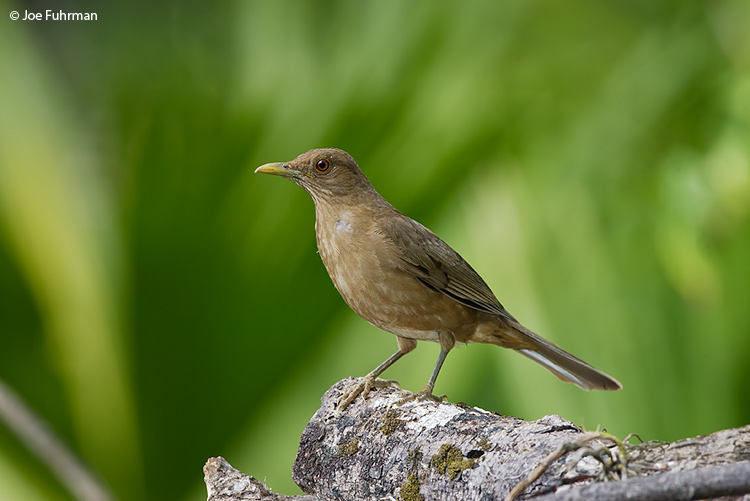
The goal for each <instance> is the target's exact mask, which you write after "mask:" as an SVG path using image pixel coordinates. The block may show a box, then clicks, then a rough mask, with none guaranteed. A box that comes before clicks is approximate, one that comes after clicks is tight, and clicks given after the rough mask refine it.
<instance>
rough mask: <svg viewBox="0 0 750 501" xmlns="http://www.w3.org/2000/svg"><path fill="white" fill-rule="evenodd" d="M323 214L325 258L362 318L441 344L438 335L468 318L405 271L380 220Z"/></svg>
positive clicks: (319, 228)
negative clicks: (377, 222) (461, 319)
mask: <svg viewBox="0 0 750 501" xmlns="http://www.w3.org/2000/svg"><path fill="white" fill-rule="evenodd" d="M317 216H318V217H317V218H316V223H315V226H316V236H317V243H318V251H319V253H320V257H321V259H322V261H323V264H324V265H325V267H326V270H327V271H328V274H329V275H330V277H331V280H332V281H333V284H334V285H335V286H336V289H337V290H338V291H339V293H340V294H341V296H342V297H343V298H344V301H346V303H347V304H348V305H349V307H351V308H352V309H353V310H354V311H355V312H356V313H357V314H358V315H359V316H361V317H362V318H364V319H365V320H367V321H368V322H370V323H371V324H373V325H375V326H377V327H380V328H381V329H384V330H387V331H389V332H393V333H394V334H397V335H400V336H402V337H408V338H412V339H424V340H427V339H429V340H437V336H438V335H437V332H438V331H440V330H444V326H446V325H451V324H455V322H456V320H457V319H456V318H454V317H455V316H456V315H457V314H459V315H462V314H463V311H464V310H465V308H464V307H463V306H461V305H459V304H458V303H456V302H455V301H453V300H452V299H450V298H448V297H447V296H445V295H443V294H440V293H437V292H433V291H431V290H430V289H428V288H427V287H425V286H424V285H423V284H421V283H420V282H419V281H418V280H417V279H416V278H415V277H414V276H413V275H412V274H410V273H407V272H405V271H404V267H403V262H402V261H400V260H399V257H398V256H399V253H398V252H397V249H396V248H395V245H394V244H393V242H392V241H391V240H390V239H388V238H387V237H386V236H385V235H384V234H383V232H382V231H380V230H379V229H378V228H377V226H376V223H374V221H375V219H374V218H363V219H357V218H356V217H354V216H353V215H352V214H350V213H346V212H344V213H337V214H335V215H331V214H323V217H321V215H320V214H318V215H317ZM464 321H465V320H464Z"/></svg>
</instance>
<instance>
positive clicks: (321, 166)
mask: <svg viewBox="0 0 750 501" xmlns="http://www.w3.org/2000/svg"><path fill="white" fill-rule="evenodd" d="M330 168H331V162H329V161H328V160H326V159H325V158H321V159H320V160H318V161H317V163H316V164H315V170H316V171H318V172H326V171H328V169H330Z"/></svg>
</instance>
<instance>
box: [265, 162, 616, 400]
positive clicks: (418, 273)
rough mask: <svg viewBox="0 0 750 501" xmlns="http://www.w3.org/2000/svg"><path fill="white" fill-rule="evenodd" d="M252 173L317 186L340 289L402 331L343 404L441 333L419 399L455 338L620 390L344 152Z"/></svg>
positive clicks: (324, 241) (370, 315) (319, 225)
mask: <svg viewBox="0 0 750 501" xmlns="http://www.w3.org/2000/svg"><path fill="white" fill-rule="evenodd" d="M255 172H261V173H264V174H274V175H279V176H283V177H286V178H289V179H291V180H292V181H294V182H295V183H297V184H298V185H299V186H301V187H302V188H304V189H305V191H307V192H308V193H309V194H310V196H311V197H312V199H313V201H314V202H315V234H316V237H317V243H318V251H319V252H320V257H321V259H322V260H323V264H324V265H325V267H326V270H328V274H329V275H330V276H331V280H333V284H334V285H335V286H336V289H338V291H339V293H340V294H341V296H342V297H343V298H344V301H346V303H347V304H348V305H349V306H350V307H351V308H352V309H353V310H354V311H355V312H356V313H357V314H358V315H359V316H361V317H362V318H364V319H365V320H367V321H368V322H370V323H371V324H372V325H374V326H376V327H379V328H381V329H383V330H386V331H388V332H392V333H393V334H395V335H396V336H397V339H398V351H397V352H396V353H394V354H393V355H391V356H390V357H389V358H388V359H387V360H386V361H385V362H383V363H382V364H380V365H379V366H378V367H377V368H376V369H375V370H373V371H372V372H370V373H369V374H367V376H365V378H364V379H363V380H362V382H361V383H360V384H359V385H358V386H357V387H356V388H355V389H354V391H352V392H351V393H350V394H349V395H345V396H344V397H343V398H342V399H341V401H340V402H339V409H341V408H344V407H346V406H347V405H348V404H349V403H350V402H351V401H352V400H353V399H354V398H355V397H356V396H357V394H359V393H363V398H364V397H365V396H366V394H367V392H368V391H369V389H370V387H372V386H376V385H381V384H382V383H383V382H382V381H381V380H377V382H376V378H377V377H378V376H379V375H380V374H382V373H383V371H385V370H386V369H387V368H388V367H390V366H391V365H392V364H393V363H394V362H395V361H396V360H398V359H399V358H401V357H402V356H404V355H405V354H407V353H409V352H410V351H411V350H413V349H414V348H415V347H416V346H417V341H437V342H438V343H440V355H439V357H438V360H437V363H436V364H435V368H434V370H433V371H432V375H431V376H430V379H429V381H428V382H427V384H426V385H425V387H424V389H423V390H422V391H421V392H419V393H418V394H416V395H415V396H414V397H413V398H430V399H434V400H438V399H437V397H435V396H433V395H432V390H433V388H434V387H435V380H436V379H437V376H438V372H440V367H441V366H442V365H443V362H444V361H445V357H446V355H447V354H448V352H449V351H450V350H451V348H453V346H454V345H455V344H456V342H457V341H458V342H460V343H471V342H476V343H489V344H495V345H498V346H502V347H503V348H511V349H514V350H516V351H518V352H519V353H521V354H522V355H525V356H527V357H529V358H530V359H532V360H534V361H535V362H537V363H539V364H541V365H542V366H543V367H545V368H546V369H547V370H549V371H550V372H552V374H554V375H555V376H557V377H558V378H560V379H561V380H563V381H566V382H570V383H573V384H576V385H578V386H580V387H581V388H583V389H585V390H592V389H598V390H619V389H620V388H622V385H621V384H620V383H619V381H617V380H616V379H614V378H612V377H610V376H608V375H607V374H605V373H603V372H601V371H599V370H597V369H595V368H594V367H592V366H591V365H589V364H587V363H586V362H584V361H583V360H580V359H578V358H576V357H574V356H573V355H571V354H570V353H567V352H566V351H564V350H562V349H561V348H559V347H558V346H556V345H555V344H553V343H551V342H549V341H547V340H546V339H544V338H542V337H541V336H539V335H537V334H535V333H534V332H532V331H530V330H529V329H527V328H526V327H524V326H523V325H521V324H520V323H519V322H518V320H516V319H515V318H514V317H513V316H512V315H511V314H510V313H508V312H507V311H506V310H505V308H503V305H501V304H500V302H499V301H498V300H497V298H496V297H495V295H494V294H493V293H492V291H491V290H490V288H489V287H488V286H487V284H486V283H485V282H484V280H482V278H481V277H480V276H479V275H478V274H477V272H476V271H474V269H473V268H472V267H471V266H469V264H468V263H467V262H466V261H464V259H463V258H462V257H461V256H460V255H458V253H457V252H456V251H454V250H453V249H452V248H451V247H449V246H448V244H446V243H445V242H443V241H442V240H441V239H440V238H438V236H437V235H435V234H434V233H433V232H432V231H430V230H429V229H427V228H426V227H424V226H422V225H421V224H420V223H418V222H416V221H414V220H413V219H410V218H408V217H406V216H405V215H403V214H401V213H400V212H399V211H398V210H396V209H395V208H394V207H393V206H392V205H391V204H389V203H388V202H387V201H386V200H385V199H384V198H383V197H382V196H380V194H379V193H378V192H377V191H375V189H374V188H373V187H372V185H371V184H370V181H369V180H368V179H367V177H365V175H364V173H363V172H362V171H361V170H360V168H359V166H358V165H357V163H356V162H355V161H354V159H353V158H352V157H351V156H350V155H349V154H348V153H346V152H345V151H342V150H338V149H333V148H327V149H316V150H311V151H308V152H306V153H303V154H302V155H300V156H298V157H297V158H295V159H294V160H292V161H291V162H287V163H272V164H266V165H263V166H261V167H258V168H257V169H256V170H255Z"/></svg>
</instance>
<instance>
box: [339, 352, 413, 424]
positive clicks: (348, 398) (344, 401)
mask: <svg viewBox="0 0 750 501" xmlns="http://www.w3.org/2000/svg"><path fill="white" fill-rule="evenodd" d="M415 344H416V343H415ZM399 345H400V343H399ZM409 351H411V350H409ZM406 353H408V352H405V351H401V349H399V350H398V351H397V352H396V353H394V354H393V355H391V356H390V357H388V360H386V361H385V362H383V363H382V364H380V365H378V366H377V367H376V368H375V370H373V371H372V372H370V373H369V374H367V375H366V376H365V377H363V378H362V381H360V382H359V384H358V385H357V386H355V387H354V388H353V389H352V390H351V391H350V392H349V393H347V394H345V395H342V396H341V398H339V400H338V402H337V403H336V409H337V411H339V412H340V411H342V410H344V409H346V407H347V406H348V405H349V404H350V403H352V400H354V399H355V398H357V395H359V394H360V393H361V394H362V400H364V399H365V397H367V394H368V393H369V392H370V389H371V388H373V387H383V386H391V385H396V386H397V387H398V388H399V389H401V386H400V385H399V384H398V382H397V381H392V380H390V379H387V380H384V379H377V377H378V376H379V375H381V374H382V373H383V372H385V370H386V369H387V368H388V367H390V366H391V365H393V364H394V363H395V362H396V360H398V359H399V358H401V357H403V356H404V355H406Z"/></svg>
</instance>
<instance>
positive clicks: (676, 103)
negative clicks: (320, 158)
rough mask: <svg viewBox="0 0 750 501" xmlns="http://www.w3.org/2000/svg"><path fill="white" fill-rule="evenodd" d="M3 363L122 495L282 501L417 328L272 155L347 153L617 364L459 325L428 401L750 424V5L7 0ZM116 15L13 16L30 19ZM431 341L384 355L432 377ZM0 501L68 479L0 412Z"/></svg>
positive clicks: (574, 336) (550, 329) (518, 295)
mask: <svg viewBox="0 0 750 501" xmlns="http://www.w3.org/2000/svg"><path fill="white" fill-rule="evenodd" d="M0 6H2V9H0V14H2V15H3V17H4V18H3V20H2V21H1V23H2V26H1V27H0V342H1V344H0V346H1V348H0V378H2V380H4V381H5V382H6V383H7V384H9V385H10V386H12V387H13V388H14V389H15V391H16V392H17V393H18V394H19V395H20V396H21V397H22V398H23V399H25V400H26V402H27V403H28V404H29V405H30V406H31V407H32V408H33V409H35V410H36V412H38V414H39V415H40V416H41V417H43V418H44V419H45V420H46V421H48V422H49V424H50V425H51V427H52V428H53V429H54V430H55V431H56V433H57V434H59V435H60V437H62V439H63V440H65V441H66V442H67V443H68V444H69V445H70V446H71V447H72V448H73V449H74V450H75V451H77V453H78V454H80V456H81V457H82V458H83V459H84V460H85V461H86V462H87V463H88V464H89V465H90V466H91V468H92V469H94V470H95V471H96V472H98V474H99V475H101V476H102V477H103V478H104V479H105V481H106V483H107V484H108V485H109V486H110V487H111V488H112V490H113V491H114V492H115V494H116V495H117V497H118V498H120V499H128V500H129V499H154V500H156V499H190V500H197V499H204V498H205V489H204V487H203V483H202V480H203V474H202V471H201V468H202V466H203V464H204V462H205V461H206V459H208V458H209V457H211V456H216V455H222V456H224V457H226V458H227V459H228V460H229V461H230V462H231V463H232V464H233V465H234V466H236V467H238V468H240V469H241V470H243V471H245V472H247V473H249V474H252V475H254V476H255V477H257V478H260V479H264V478H265V479H266V481H267V483H268V486H269V487H271V488H273V489H275V490H277V491H280V492H283V493H288V494H293V493H297V492H299V490H298V489H297V488H296V487H295V486H294V484H293V483H292V481H291V478H290V472H291V465H292V461H293V459H294V455H295V452H296V445H297V440H298V438H299V436H300V434H301V432H302V429H303V427H304V425H305V423H306V422H307V421H308V419H309V418H310V416H311V415H312V414H313V413H314V412H315V411H316V410H317V408H318V405H319V399H320V397H321V395H322V394H323V393H324V392H325V390H326V389H327V388H328V387H329V386H330V385H332V384H333V383H334V382H336V381H337V380H339V379H342V378H344V377H346V376H358V375H363V374H365V373H366V372H368V371H369V370H371V369H372V368H373V367H375V365H377V364H378V363H380V362H381V361H382V360H384V359H385V358H386V357H387V356H388V355H390V354H391V353H392V352H393V351H394V350H395V349H396V342H395V338H394V337H393V336H392V335H390V334H387V333H383V332H381V331H378V330H377V329H375V328H374V327H371V326H369V325H368V324H366V323H365V322H364V321H362V320H360V319H359V318H358V317H356V315H355V314H354V313H352V312H351V311H350V310H349V309H348V308H347V307H346V305H345V304H344V303H343V301H342V300H341V299H340V297H339V296H338V293H337V292H336V291H335V289H334V288H333V286H332V285H331V283H330V280H329V278H328V277H327V275H326V272H325V270H324V268H323V266H322V264H321V263H320V260H319V258H318V256H317V254H316V248H315V239H314V230H313V222H314V212H313V205H312V201H311V200H310V199H309V197H308V196H307V194H305V193H304V192H303V191H302V190H301V189H299V188H298V187H296V186H294V185H293V184H292V183H290V182H288V181H284V180H281V179H278V178H270V177H267V176H253V175H252V169H253V168H254V167H256V166H258V165H260V164H262V163H266V162H271V161H283V160H289V159H292V158H294V157H295V156H296V155H297V154H299V153H301V152H303V151H305V150H307V149H310V148H314V147H322V146H336V147H340V148H343V149H346V150H347V151H349V152H350V153H351V154H352V155H353V156H354V157H355V158H356V159H357V160H358V162H359V163H360V165H361V166H362V168H363V169H364V171H365V172H366V173H367V175H368V176H369V177H370V179H371V181H372V182H373V184H374V185H375V187H376V188H377V189H378V190H379V191H380V192H381V193H382V194H383V195H384V196H385V197H386V198H387V199H388V200H389V201H391V202H392V203H393V204H394V205H395V206H396V207H398V208H399V209H400V210H402V211H403V212H405V213H406V214H408V215H410V216H412V217H414V218H415V219H417V220H419V221H421V222H423V223H424V224H426V225H427V226H429V227H431V228H432V229H433V230H435V231H436V232H437V233H438V234H440V235H441V236H442V237H443V239H445V240H446V241H447V242H448V243H450V244H451V245H452V246H453V247H454V248H455V249H456V250H458V251H459V252H460V253H461V254H462V255H463V256H464V257H465V258H466V259H467V260H468V261H469V262H470V263H472V265H473V267H474V268H475V269H477V270H478V271H479V272H480V274H481V275H482V276H483V277H484V278H485V280H486V281H487V282H488V283H489V285H490V286H491V287H492V289H493V290H494V291H495V293H496V294H497V296H498V297H499V298H500V300H501V301H502V303H503V304H504V305H505V306H506V307H507V308H508V309H509V310H510V311H511V312H512V313H513V314H514V315H515V316H516V317H517V318H519V319H520V320H521V321H522V322H523V323H524V324H526V325H527V326H528V327H530V328H532V329H534V330H536V331H537V332H539V333H541V334H542V335H544V336H545V337H548V338H549V339H551V340H553V341H555V342H556V343H558V344H560V345H562V346H563V347H565V348H566V349H568V350H569V351H571V352H573V353H575V354H576V355H578V356H580V357H581V358H583V359H585V360H587V361H589V362H591V363H593V364H594V365H596V366H597V367H599V368H601V369H602V370H604V371H606V372H608V373H610V374H612V375H614V376H615V377H617V378H618V379H619V380H620V381H622V383H623V384H624V390H622V391H621V392H616V393H603V392H591V393H587V392H582V391H580V390H579V389H577V388H575V387H573V386H572V385H565V384H562V383H560V382H559V381H558V380H557V379H556V378H554V377H552V376H551V375H549V374H548V373H547V372H546V371H544V370H543V369H541V368H539V367H538V366H536V365H535V364H533V363H532V362H530V361H529V360H527V359H525V358H524V357H521V356H518V355H517V354H514V353H512V352H510V351H505V350H500V349H498V348H496V347H492V346H486V345H471V346H468V347H466V346H461V347H457V348H456V349H455V350H454V351H453V352H452V353H451V355H450V356H449V357H448V361H447V363H446V365H445V367H444V369H443V371H442V373H441V377H440V378H439V379H438V384H437V388H436V392H438V393H447V394H448V395H449V397H450V400H451V401H454V402H458V401H464V402H467V403H469V404H471V405H476V406H480V407H483V408H485V409H489V410H494V411H498V412H500V413H503V414H508V415H514V416H518V417H522V418H524V419H537V418H539V417H541V416H543V415H545V414H552V413H554V414H560V415H562V416H564V417H566V418H568V419H571V420H573V421H575V422H576V423H579V424H581V425H583V426H584V427H586V428H588V429H595V428H597V427H605V428H606V429H607V430H608V431H610V432H612V433H615V434H617V435H619V436H621V437H623V436H625V435H627V434H629V433H631V432H636V433H638V434H639V435H640V436H641V437H642V438H643V439H645V440H653V439H658V440H675V439H679V438H684V437H688V436H693V435H697V434H706V433H710V432H714V431H717V430H719V429H722V428H727V427H736V426H740V425H744V424H747V423H748V422H750V392H749V391H748V381H750V363H749V361H750V336H749V334H750V304H749V300H750V29H749V28H750V4H748V3H747V2H744V1H729V0H715V1H707V2H685V1H684V0H673V1H663V2H651V1H648V0H642V1H607V2H604V1H591V0H588V1H587V0H584V1H580V2H572V3H571V2H559V1H554V0H549V1H534V0H524V1H513V2H479V1H472V2H437V1H435V2H414V1H395V0H378V1H374V0H372V1H344V0H341V1H322V2H313V1H306V2H291V1H273V2H271V1H245V2H242V1H238V2H198V1H194V0H188V1H179V2H178V1H174V0H172V1H167V2H161V3H155V2H146V1H141V0H135V1H128V2H124V1H121V2H109V3H105V2H96V1H92V0H82V1H78V2H52V1H50V2H48V3H46V4H45V3H43V2H28V3H21V2H17V1H16V2H13V1H10V2H9V1H8V0H0ZM48 8H50V9H53V10H59V9H60V8H62V9H63V10H65V11H71V12H96V13H97V14H98V21H95V22H72V21H70V22H52V21H41V22H36V23H31V22H22V21H12V20H10V18H9V17H8V13H9V12H10V11H12V10H18V11H20V12H21V14H23V11H24V10H26V9H28V10H31V11H42V12H43V11H44V10H45V9H48ZM437 353H438V347H437V345H434V344H429V343H423V344H421V345H420V347H419V348H418V349H417V350H416V351H415V352H414V353H413V354H410V355H409V356H408V357H407V358H406V359H404V360H403V361H401V362H399V363H398V364H396V365H395V366H394V367H393V368H392V369H391V370H389V371H388V372H387V373H386V376H388V377H390V378H396V379H398V380H399V381H400V382H401V383H402V385H403V386H404V387H405V388H408V389H413V390H418V389H421V388H422V386H423V385H424V383H425V381H426V379H427V377H428V375H429V373H430V371H431V369H432V365H433V363H434V360H435V357H436V356H437ZM0 485H2V488H0V499H2V500H5V499H13V500H17V499H27V500H36V499H51V500H58V499H63V500H64V499H70V496H69V494H67V493H66V491H65V490H64V489H63V488H62V487H61V485H60V484H59V483H58V482H57V481H56V480H55V479H54V477H53V476H52V475H51V474H50V473H49V472H48V470H47V469H46V467H45V466H44V465H42V464H41V463H39V462H38V460H37V459H36V458H35V457H34V456H33V455H32V454H30V453H29V452H28V451H26V449H25V448H24V447H23V446H22V445H21V444H20V442H19V441H18V440H17V439H16V437H15V436H14V435H13V434H11V433H10V432H9V431H8V430H7V429H6V428H4V427H1V426H0Z"/></svg>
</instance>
